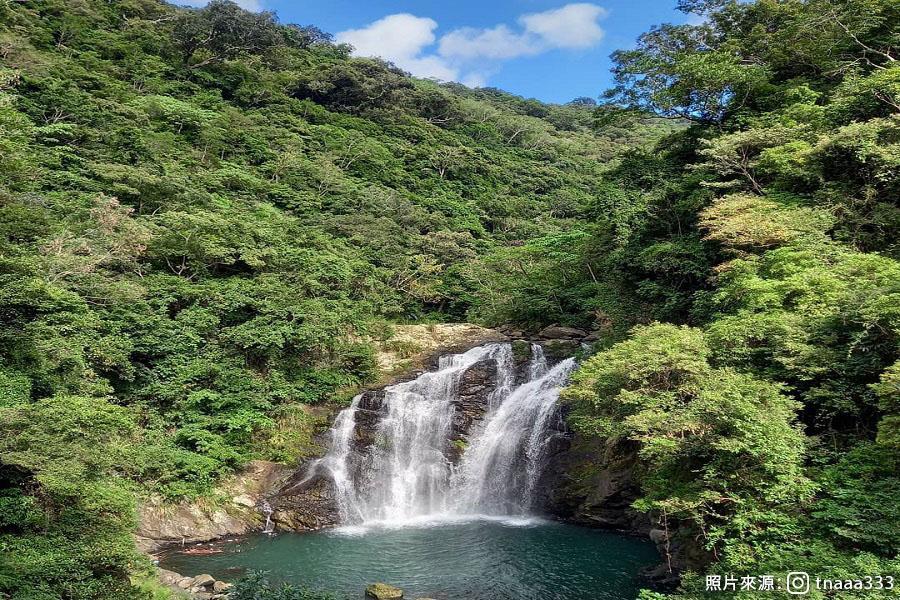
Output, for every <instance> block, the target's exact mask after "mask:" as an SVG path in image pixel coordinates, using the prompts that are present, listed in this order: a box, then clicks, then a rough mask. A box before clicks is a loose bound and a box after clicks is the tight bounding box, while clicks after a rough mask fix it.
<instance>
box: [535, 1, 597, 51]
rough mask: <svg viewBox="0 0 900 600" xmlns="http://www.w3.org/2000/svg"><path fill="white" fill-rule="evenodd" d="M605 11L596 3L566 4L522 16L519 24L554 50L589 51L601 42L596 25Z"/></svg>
mask: <svg viewBox="0 0 900 600" xmlns="http://www.w3.org/2000/svg"><path fill="white" fill-rule="evenodd" d="M606 14H607V13H606V10H605V9H604V8H601V7H599V6H597V5H596V4H586V3H578V4H566V5H565V6H563V7H562V8H557V9H554V10H548V11H544V12H540V13H534V14H530V15H523V16H522V17H520V18H519V22H520V23H521V24H522V25H523V26H524V27H525V31H527V32H529V33H533V34H535V35H537V36H538V37H540V38H541V40H542V41H543V42H544V43H545V44H547V45H548V46H550V47H553V48H590V47H591V46H593V45H595V44H597V43H598V42H600V40H602V39H603V30H602V29H601V28H600V25H599V24H598V23H597V21H598V20H599V19H602V18H603V17H605V16H606Z"/></svg>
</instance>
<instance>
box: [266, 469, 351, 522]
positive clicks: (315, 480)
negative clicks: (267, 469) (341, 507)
mask: <svg viewBox="0 0 900 600" xmlns="http://www.w3.org/2000/svg"><path fill="white" fill-rule="evenodd" d="M305 477H306V471H305V469H301V470H299V471H298V472H297V474H295V475H294V477H292V479H291V480H289V481H288V482H287V483H286V484H285V486H284V487H283V488H282V489H281V490H279V491H278V493H277V494H276V496H275V497H274V498H273V499H272V501H271V504H272V507H273V512H272V520H273V521H274V522H275V523H276V525H277V526H278V527H284V528H287V529H293V530H296V531H305V530H311V529H321V528H323V527H333V526H335V525H338V524H339V523H340V514H339V513H338V508H337V500H336V498H335V494H334V486H333V485H332V482H331V478H330V477H328V475H327V474H325V473H315V474H313V476H312V477H310V478H309V479H308V480H306V481H304V478H305Z"/></svg>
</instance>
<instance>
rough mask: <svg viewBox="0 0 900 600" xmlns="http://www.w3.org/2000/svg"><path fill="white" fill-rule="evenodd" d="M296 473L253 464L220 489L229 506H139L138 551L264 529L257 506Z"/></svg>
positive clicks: (155, 501) (157, 502)
mask: <svg viewBox="0 0 900 600" xmlns="http://www.w3.org/2000/svg"><path fill="white" fill-rule="evenodd" d="M292 472H293V469H289V468H287V467H285V466H283V465H279V464H277V463H272V462H267V461H261V460H259V461H252V462H250V463H248V464H247V466H246V467H245V468H244V469H242V470H241V471H240V472H239V473H237V474H236V475H234V476H233V477H231V478H229V479H227V480H226V481H224V482H223V483H222V485H221V486H220V487H219V488H218V489H217V494H216V495H217V496H222V497H225V498H228V499H229V500H227V501H226V502H221V503H218V502H212V501H209V500H203V501H197V502H181V503H178V504H172V503H167V502H164V501H163V500H162V499H160V498H149V499H147V500H145V501H144V502H142V503H141V504H140V505H139V506H138V510H137V513H138V528H137V531H136V532H135V541H136V543H137V547H138V549H139V550H141V551H142V552H146V553H148V554H152V553H154V552H157V551H158V550H160V549H162V548H163V547H165V546H168V545H172V544H192V543H196V542H205V541H209V540H213V539H216V538H220V537H224V536H227V535H239V534H243V533H249V532H251V531H255V530H257V529H261V528H262V525H263V523H264V522H265V517H264V516H263V515H262V514H261V513H260V512H259V510H258V509H257V504H258V503H259V502H261V501H262V499H263V498H264V497H265V495H266V494H267V493H268V492H269V490H271V489H272V488H273V487H275V486H276V485H277V484H278V483H279V482H280V481H282V480H284V479H285V478H286V477H287V476H288V475H289V474H290V473H292Z"/></svg>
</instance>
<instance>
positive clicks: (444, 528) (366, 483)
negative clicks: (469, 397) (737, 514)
mask: <svg viewBox="0 0 900 600" xmlns="http://www.w3.org/2000/svg"><path fill="white" fill-rule="evenodd" d="M530 354H531V358H530V360H529V361H528V362H527V364H522V363H521V362H520V363H518V364H517V362H516V361H515V359H514V355H513V351H512V347H511V346H510V345H509V344H488V345H485V346H480V347H477V348H473V349H471V350H469V351H468V352H465V353H462V354H454V355H449V356H444V357H442V358H441V360H440V364H439V365H438V368H437V369H436V370H435V371H431V372H427V373H423V374H422V375H420V376H419V377H417V378H416V379H414V380H412V381H408V382H404V383H399V384H396V385H392V386H388V387H387V388H385V389H384V392H383V394H382V395H381V397H380V400H378V401H377V402H375V403H373V402H371V401H369V400H364V399H363V396H362V395H361V396H357V397H356V398H355V399H354V400H353V402H352V404H351V405H350V406H349V407H348V408H346V409H344V410H342V411H341V412H340V413H339V414H338V416H337V418H336V419H335V421H334V425H333V427H332V428H331V431H330V434H329V438H330V439H329V449H328V451H327V453H326V454H325V456H323V457H322V458H320V459H318V460H316V461H314V462H313V463H311V464H310V465H308V467H307V469H306V471H305V474H304V475H303V477H302V478H301V481H300V482H299V484H298V485H299V486H300V487H302V486H303V485H304V484H306V483H310V482H314V481H321V480H325V481H327V482H328V483H329V485H330V486H331V489H333V491H334V495H335V502H336V509H337V512H338V513H339V516H340V525H339V526H338V527H335V528H333V529H330V530H325V531H318V532H315V533H306V534H291V533H281V534H279V535H276V536H275V537H269V536H258V535H257V536H248V537H246V538H243V539H241V540H240V541H239V542H237V543H232V544H226V545H224V546H223V550H224V552H222V553H220V554H214V555H209V556H203V557H200V556H190V555H181V554H173V555H171V556H169V557H168V558H167V559H166V560H164V561H163V566H164V567H166V568H170V569H173V570H175V571H177V572H179V573H189V574H195V573H207V572H208V573H211V574H213V575H214V576H217V577H221V578H225V579H234V578H235V575H236V574H239V573H240V572H241V571H244V570H265V571H269V572H270V573H271V575H272V578H273V579H283V580H286V581H291V582H297V583H303V584H306V585H309V586H312V587H316V588H320V589H324V590H328V591H333V592H338V593H339V594H342V595H344V596H345V597H348V598H362V592H363V590H364V588H365V586H366V585H367V584H370V583H373V582H375V581H383V582H386V583H390V584H392V585H396V586H399V587H401V588H403V589H404V590H405V591H406V593H407V596H406V597H409V598H415V597H418V596H423V597H429V598H435V599H438V600H443V599H447V600H450V599H453V600H458V599H462V598H465V599H467V600H530V599H534V600H556V599H558V600H582V599H583V600H588V599H591V600H597V599H610V600H612V599H616V600H619V599H621V598H628V597H634V595H635V593H636V590H637V584H636V575H637V573H638V572H639V571H640V569H641V568H642V567H646V566H649V565H652V564H653V563H655V562H656V561H657V559H658V555H657V554H656V551H655V548H654V546H653V545H652V544H650V543H649V542H647V541H644V540H638V539H636V538H629V537H625V536H619V535H615V534H612V533H605V532H600V531H593V530H589V529H585V528H580V527H576V526H573V525H567V524H563V523H559V522H555V521H549V520H545V519H543V518H541V516H540V508H541V507H540V506H539V504H540V494H539V488H540V482H541V478H542V476H543V473H544V472H545V471H546V470H547V463H548V458H549V455H550V454H551V453H552V448H553V442H554V441H558V440H559V438H560V436H565V427H564V424H563V421H562V415H561V413H560V409H559V406H558V402H557V400H558V397H559V392H560V389H561V388H562V386H563V385H565V382H566V380H567V379H568V376H569V374H570V373H571V371H572V370H573V368H574V366H575V362H574V360H573V359H571V358H569V359H566V360H562V361H560V362H557V363H556V364H550V363H549V362H548V361H547V359H546V358H545V356H544V352H543V350H542V348H541V346H539V345H537V344H533V345H532V346H531V353H530ZM479 365H481V368H485V367H486V366H487V367H490V369H489V372H492V373H493V374H494V375H493V378H492V381H491V385H490V386H489V387H490V391H489V392H488V393H487V395H486V397H482V398H481V401H482V404H483V406H482V409H483V414H482V415H481V416H480V418H478V419H476V421H477V422H475V423H473V424H472V425H471V427H469V428H467V430H466V431H464V432H461V431H460V430H459V426H458V425H455V423H457V421H456V417H458V416H459V415H458V413H457V412H456V411H458V410H460V409H459V406H460V405H461V397H460V389H461V387H463V385H464V380H465V377H466V374H467V372H469V370H470V369H475V368H478V366H479ZM363 412H365V413H366V415H367V416H366V419H365V422H370V421H371V417H372V415H375V417H376V419H375V420H376V422H377V425H376V426H375V431H374V435H371V432H370V431H364V430H361V429H360V422H361V420H360V418H359V417H360V416H361V415H362V414H363ZM454 427H456V430H454ZM459 435H464V436H465V438H464V439H465V444H464V449H463V450H462V452H461V453H460V454H459V455H458V456H455V457H454V455H453V453H452V452H450V447H451V440H452V439H453V436H459ZM361 440H362V441H361ZM365 440H370V441H369V442H365Z"/></svg>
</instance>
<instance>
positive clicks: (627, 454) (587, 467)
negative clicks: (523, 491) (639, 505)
mask: <svg viewBox="0 0 900 600" xmlns="http://www.w3.org/2000/svg"><path fill="white" fill-rule="evenodd" d="M637 450H638V446H637V444H636V443H634V442H629V441H625V442H621V443H607V442H606V441H604V440H593V439H591V440H585V439H578V438H576V439H575V440H574V441H573V443H572V447H571V449H570V450H569V451H568V452H566V453H565V455H563V456H562V457H561V459H560V461H559V464H558V466H559V468H560V469H561V470H562V471H563V472H564V473H565V474H564V475H563V476H562V477H561V478H560V481H559V482H558V485H557V486H556V487H555V488H554V490H553V492H552V493H551V494H550V495H549V497H548V509H549V510H550V511H551V512H553V513H554V514H556V515H558V516H560V517H563V518H566V519H569V520H571V521H574V522H576V523H580V524H583V525H589V526H594V527H604V528H608V529H617V530H622V531H629V532H633V533H642V534H647V533H648V532H649V531H650V520H649V518H648V517H646V516H645V515H643V514H642V513H639V512H637V511H635V510H634V509H633V508H631V504H632V503H633V502H634V501H635V500H637V499H638V498H639V497H640V487H639V485H638V483H637V481H636V480H635V476H634V470H635V467H636V465H637V462H638V458H637Z"/></svg>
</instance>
